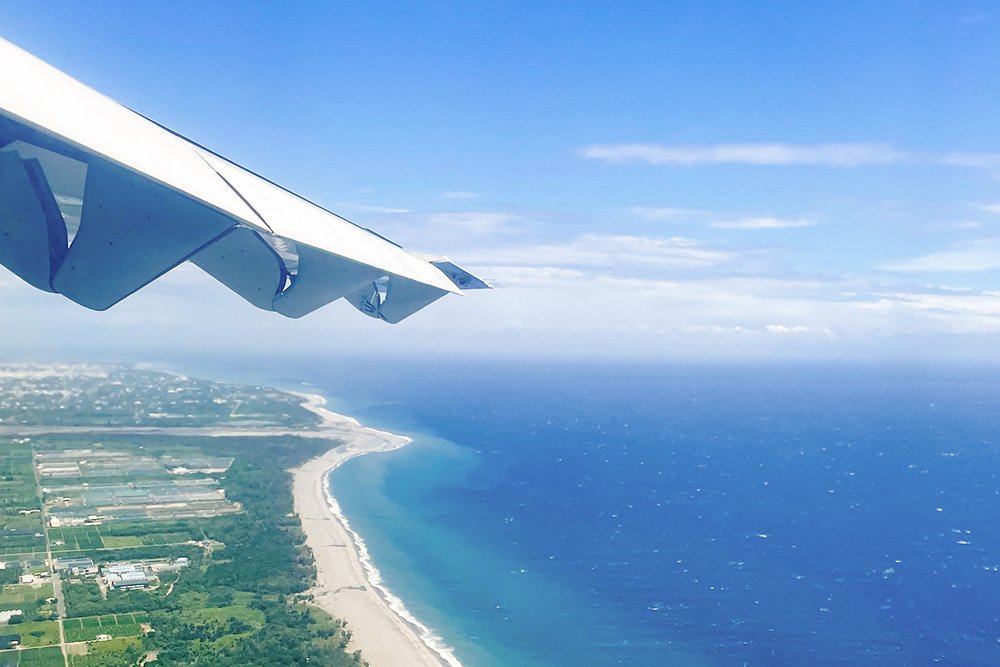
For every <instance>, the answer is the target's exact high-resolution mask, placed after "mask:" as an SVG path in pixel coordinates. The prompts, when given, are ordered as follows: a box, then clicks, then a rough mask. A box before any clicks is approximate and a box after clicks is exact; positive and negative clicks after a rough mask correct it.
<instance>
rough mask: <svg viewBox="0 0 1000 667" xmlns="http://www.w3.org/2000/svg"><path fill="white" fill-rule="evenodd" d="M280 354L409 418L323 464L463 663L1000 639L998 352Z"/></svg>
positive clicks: (737, 658)
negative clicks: (917, 357) (758, 356)
mask: <svg viewBox="0 0 1000 667" xmlns="http://www.w3.org/2000/svg"><path fill="white" fill-rule="evenodd" d="M387 369H391V370H387ZM282 373H283V374H277V373H276V374H275V375H274V377H273V380H274V381H277V382H279V383H281V384H284V385H285V386H289V385H290V384H291V383H292V382H293V381H294V382H295V383H296V384H297V383H299V382H303V381H305V382H310V383H312V385H313V386H314V388H316V389H318V390H320V391H322V392H324V393H327V394H329V395H331V396H339V397H345V396H346V397H350V398H349V400H340V401H338V402H335V404H334V405H333V406H332V407H334V408H335V409H339V410H341V411H343V412H346V413H348V414H351V415H352V416H355V417H357V418H359V419H360V420H361V421H363V422H365V423H368V424H371V425H375V426H379V427H382V428H387V429H389V430H393V431H396V432H401V433H407V434H410V435H412V436H413V437H414V438H415V442H414V443H413V444H412V445H411V446H409V447H407V448H404V449H402V450H399V451H398V452H393V453H390V454H385V455H371V456H366V457H362V458H359V459H356V460H353V461H351V462H349V463H347V464H345V465H344V466H342V467H341V468H340V469H339V470H337V471H335V472H334V473H333V475H332V477H331V483H332V487H333V488H334V491H335V494H336V496H337V498H338V499H339V501H340V504H341V506H342V508H343V510H344V512H345V513H346V515H347V516H348V517H349V518H350V520H351V522H352V524H353V526H354V527H355V528H356V529H357V530H358V531H359V532H360V533H361V534H362V535H363V537H364V539H365V540H366V541H367V543H368V546H369V548H370V550H371V552H372V554H373V557H374V560H375V563H376V565H377V566H378V567H379V569H380V571H381V572H382V574H383V576H384V579H385V581H386V583H387V584H388V586H389V588H390V589H392V590H393V591H394V592H395V593H396V594H397V595H399V597H401V598H402V599H403V600H404V601H405V603H406V605H407V607H408V608H409V609H410V611H411V612H412V613H413V614H414V615H415V616H416V617H418V618H419V619H420V620H421V621H423V622H424V623H425V624H427V625H429V626H430V627H432V628H433V629H434V630H436V631H437V632H438V633H439V634H440V635H441V636H442V637H443V638H444V640H445V641H446V643H447V644H448V645H450V646H451V647H453V649H454V651H455V654H456V655H457V656H458V657H459V659H460V660H461V661H462V662H463V663H464V664H466V665H468V666H469V667H472V666H473V665H546V666H554V665H559V666H561V665H567V666H569V665H584V666H586V665H595V666H596V665H615V664H621V665H695V666H697V665H712V666H716V665H718V666H728V665H733V666H740V665H788V666H792V665H795V666H798V665H845V664H851V665H857V664H860V665H872V666H874V665H923V664H928V663H930V662H936V663H942V664H950V665H970V666H971V665H994V664H1000V642H998V640H1000V611H998V609H1000V607H998V606H997V603H996V600H998V599H1000V534H998V533H997V531H996V530H995V524H996V517H997V516H1000V482H998V474H1000V447H998V444H997V443H998V441H997V439H996V434H997V433H998V432H1000V429H998V426H1000V382H998V381H997V378H998V377H1000V375H998V374H997V373H996V372H995V371H994V370H992V369H968V368H965V369H959V368H933V367H919V368H918V367H909V368H903V367H891V366H880V367H862V366H853V367H830V366H826V367H823V366H819V365H812V366H801V365H800V366H777V365H775V366H757V367H721V366H676V365H675V366H652V367H649V366H647V367H640V366H630V367H620V366H614V365H598V364H590V365H583V364H577V365H557V364H549V365H540V364H522V365H518V364H491V363H486V362H476V363H461V364H459V363H453V364H450V365H449V364H442V363H435V364H431V363H410V364H404V363H399V364H395V365H387V366H385V367H378V368H376V367H372V366H362V365H357V364H346V363H331V364H330V365H327V366H318V365H316V364H311V365H309V366H308V367H302V368H293V367H288V368H286V369H285V370H284V371H283V372H282Z"/></svg>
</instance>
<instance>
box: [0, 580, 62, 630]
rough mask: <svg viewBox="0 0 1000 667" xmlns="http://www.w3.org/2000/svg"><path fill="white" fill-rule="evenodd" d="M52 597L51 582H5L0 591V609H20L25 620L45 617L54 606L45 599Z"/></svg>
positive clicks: (52, 611) (52, 610)
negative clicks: (40, 583)
mask: <svg viewBox="0 0 1000 667" xmlns="http://www.w3.org/2000/svg"><path fill="white" fill-rule="evenodd" d="M51 597H52V584H42V585H40V586H36V585H33V584H7V585H6V586H4V587H3V591H2V592H0V609H7V610H10V609H20V610H21V615H22V618H24V620H25V621H34V620H35V619H38V618H40V619H43V620H44V619H45V618H46V617H47V616H48V615H49V614H50V613H54V612H55V609H56V606H55V605H54V604H47V603H46V602H45V600H47V599H49V598H51Z"/></svg>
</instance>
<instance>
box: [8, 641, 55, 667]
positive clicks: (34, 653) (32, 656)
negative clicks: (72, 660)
mask: <svg viewBox="0 0 1000 667" xmlns="http://www.w3.org/2000/svg"><path fill="white" fill-rule="evenodd" d="M65 664H66V663H65V661H64V660H63V654H62V650H61V649H60V648H59V647H58V646H47V647H45V648H31V649H23V650H20V651H3V652H0V665H4V667H7V665H16V666H18V667H64V666H65Z"/></svg>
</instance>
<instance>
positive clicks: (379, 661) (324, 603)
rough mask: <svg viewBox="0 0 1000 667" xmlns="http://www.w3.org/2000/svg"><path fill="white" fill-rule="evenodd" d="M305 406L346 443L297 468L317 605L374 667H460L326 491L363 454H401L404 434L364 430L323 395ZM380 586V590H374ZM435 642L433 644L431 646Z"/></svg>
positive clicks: (327, 431)
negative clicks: (393, 590)
mask: <svg viewBox="0 0 1000 667" xmlns="http://www.w3.org/2000/svg"><path fill="white" fill-rule="evenodd" d="M299 395H300V396H302V398H303V399H304V402H303V407H305V408H306V409H308V410H310V411H312V412H314V413H316V414H317V415H319V416H320V418H321V419H322V424H321V425H320V432H321V433H323V434H324V435H325V436H328V437H331V438H337V439H339V440H341V441H343V442H344V444H343V445H341V446H339V447H337V448H335V449H331V450H330V451H328V452H326V453H325V454H323V455H322V456H319V457H317V458H315V459H312V460H311V461H309V462H307V463H305V464H304V465H302V466H300V467H298V468H295V469H294V470H292V471H291V472H292V475H293V477H294V485H293V489H294V494H295V511H296V513H297V514H298V515H299V518H300V519H301V521H302V529H303V530H304V531H305V534H306V543H307V544H308V545H309V547H310V548H311V549H312V552H313V556H314V557H315V559H316V571H317V572H316V574H317V582H316V587H315V588H314V589H313V590H312V591H311V592H312V593H313V595H314V596H315V602H316V604H317V605H319V606H320V607H322V608H323V609H325V610H326V611H328V612H329V613H330V614H332V615H333V616H335V617H337V618H342V619H344V620H346V621H347V627H348V629H350V631H351V633H352V637H351V643H350V645H349V650H357V649H360V650H361V653H362V656H363V657H364V659H365V660H367V661H368V663H369V664H370V665H371V666H372V667H404V666H416V665H425V666H428V667H441V666H442V665H446V666H449V667H459V666H460V665H461V663H459V662H458V660H456V659H455V658H454V656H453V655H452V654H451V652H450V651H449V650H448V649H447V648H445V647H442V648H441V649H440V651H436V650H434V649H432V648H431V646H430V645H429V643H428V641H429V642H430V643H432V644H435V645H437V642H435V639H436V638H434V637H433V633H431V631H430V630H429V629H428V628H426V627H424V626H422V625H421V624H420V623H419V621H417V620H416V619H414V618H412V617H409V618H407V616H408V614H407V613H406V610H405V608H403V607H402V603H400V602H399V600H397V599H395V598H394V597H393V596H392V595H391V594H390V593H389V592H388V591H387V590H385V589H384V588H382V587H381V583H380V581H379V577H378V572H377V570H375V569H374V567H373V566H372V565H371V562H370V560H369V559H368V554H367V550H366V549H365V548H364V543H363V541H362V540H361V539H360V538H359V537H358V536H357V535H356V534H355V533H353V531H352V530H351V529H350V525H349V524H348V522H347V520H346V519H345V518H344V517H343V515H342V514H341V512H340V508H339V507H338V506H337V505H336V501H335V500H333V499H332V498H331V497H330V496H329V494H328V492H327V489H326V488H325V483H326V477H327V473H329V472H330V471H331V470H333V469H334V468H336V467H337V466H339V465H341V464H343V463H344V462H345V461H347V460H349V459H351V458H353V457H355V456H360V455H362V454H369V453H372V452H385V451H390V450H393V449H398V448H399V447H403V446H404V445H406V444H408V443H409V442H410V439H409V438H406V437H404V436H399V435H395V434H392V433H387V432H385V431H378V430H375V429H372V428H367V427H365V426H362V425H361V424H359V423H358V422H357V421H355V420H354V419H351V418H349V417H345V416H343V415H338V414H336V413H334V412H330V411H329V410H326V409H325V408H324V407H323V405H324V404H325V403H326V401H325V399H323V397H321V396H317V395H313V394H299ZM373 584H374V585H373ZM425 640H428V641H425Z"/></svg>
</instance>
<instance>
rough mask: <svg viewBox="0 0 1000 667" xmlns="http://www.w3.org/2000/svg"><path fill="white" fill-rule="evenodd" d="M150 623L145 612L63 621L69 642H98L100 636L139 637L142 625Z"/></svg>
mask: <svg viewBox="0 0 1000 667" xmlns="http://www.w3.org/2000/svg"><path fill="white" fill-rule="evenodd" d="M146 622H148V617H147V615H146V614H145V612H142V613H136V614H108V615H106V616H87V617H85V618H73V619H66V620H65V621H63V630H64V631H65V633H66V641H68V642H89V641H96V640H97V637H98V636H100V635H108V636H110V637H112V638H119V637H138V636H140V635H142V633H143V630H142V626H141V625H140V623H146Z"/></svg>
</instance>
